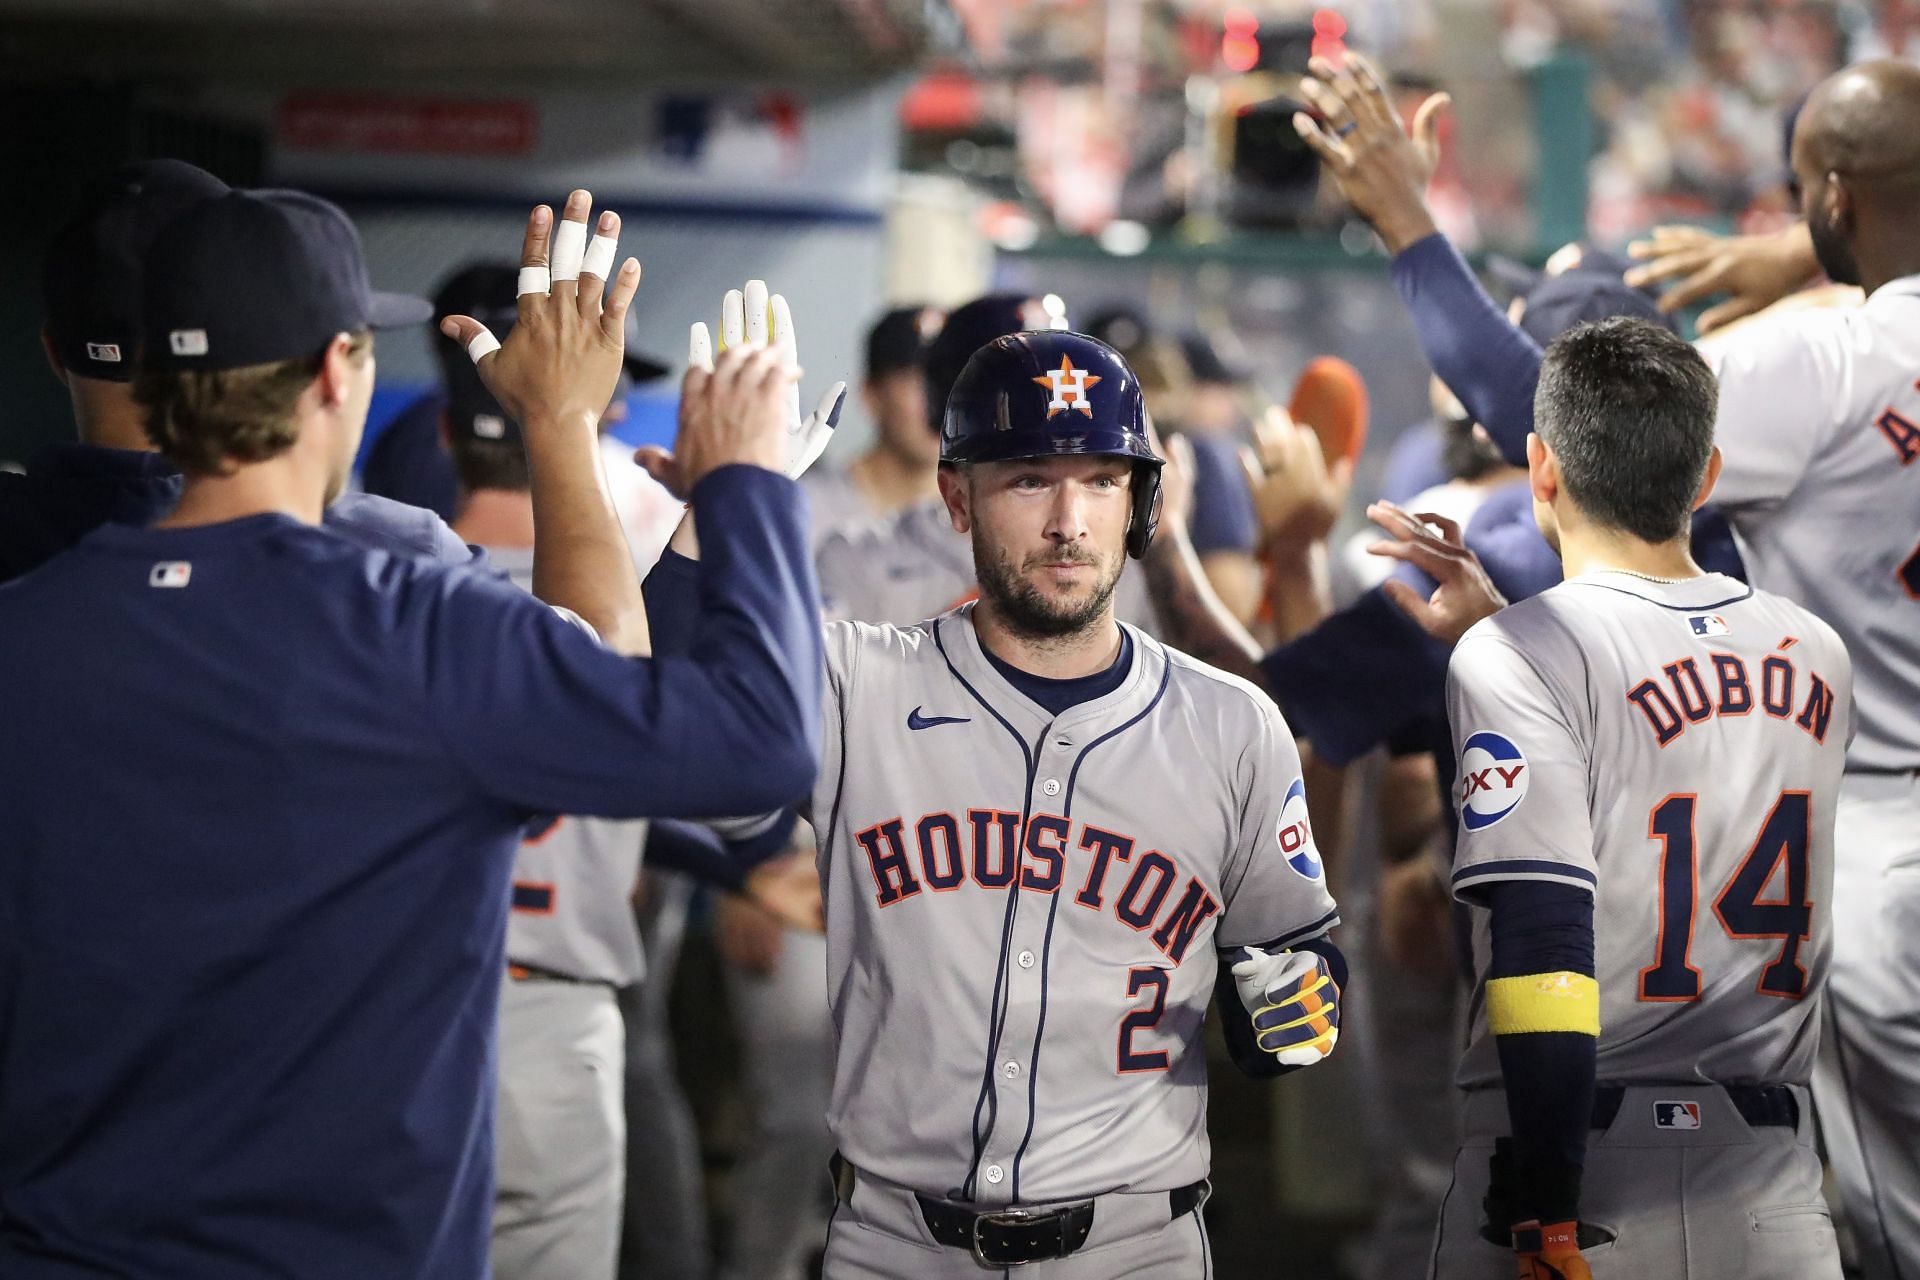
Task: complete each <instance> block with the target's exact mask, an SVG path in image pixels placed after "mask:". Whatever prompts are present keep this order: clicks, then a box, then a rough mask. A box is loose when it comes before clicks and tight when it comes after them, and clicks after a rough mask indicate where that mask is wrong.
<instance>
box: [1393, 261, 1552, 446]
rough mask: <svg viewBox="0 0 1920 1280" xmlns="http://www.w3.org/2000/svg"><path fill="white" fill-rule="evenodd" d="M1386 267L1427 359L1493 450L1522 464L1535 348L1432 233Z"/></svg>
mask: <svg viewBox="0 0 1920 1280" xmlns="http://www.w3.org/2000/svg"><path fill="white" fill-rule="evenodd" d="M1392 271H1393V283H1394V287H1395V288H1397V289H1399V290H1400V299H1401V301H1403V302H1405V303H1406V304H1407V310H1408V312H1409V313H1411V315H1412V316H1413V327H1414V331H1415V333H1417V334H1418V335H1419V338H1420V349H1421V350H1422V351H1424V352H1426V354H1427V363H1429V364H1431V365H1432V366H1433V371H1434V372H1435V373H1437V374H1439V375H1440V381H1442V382H1444V383H1446V384H1447V387H1448V388H1449V389H1450V390H1451V391H1452V392H1453V394H1454V395H1456V396H1458V397H1460V403H1461V404H1462V405H1463V406H1465V408H1466V410H1467V412H1468V413H1470V414H1472V415H1473V420H1474V421H1475V422H1478V423H1479V424H1480V425H1481V426H1483V427H1485V428H1486V429H1487V434H1488V435H1490V436H1492V437H1493V443H1494V445H1495V446H1496V447H1497V448H1498V449H1499V450H1500V453H1501V456H1502V457H1504V458H1506V460H1507V461H1508V462H1511V463H1512V464H1513V465H1514V466H1516V467H1524V466H1526V465H1527V434H1528V433H1529V432H1531V431H1532V430H1533V391H1534V388H1535V387H1537V386H1538V385H1539V383H1540V360H1541V351H1540V348H1539V347H1538V346H1537V345H1535V343H1534V341H1533V339H1532V338H1529V337H1528V336H1527V335H1526V334H1524V333H1522V332H1521V331H1520V328H1519V326H1517V325H1515V324H1514V323H1513V321H1511V320H1509V319H1507V315H1506V312H1504V311H1502V310H1501V309H1500V307H1499V306H1498V304H1496V303H1495V302H1494V300H1493V299H1492V298H1490V297H1488V296H1487V291H1486V290H1485V289H1482V288H1481V287H1480V282H1479V281H1478V280H1476V279H1474V276H1473V271H1472V269H1471V268H1469V267H1468V266H1467V263H1466V259H1464V258H1462V257H1461V256H1460V254H1459V252H1458V251H1457V250H1456V249H1455V248H1454V247H1453V243H1452V242H1451V241H1450V240H1448V239H1447V238H1446V237H1445V236H1444V235H1441V234H1440V233H1439V232H1435V233H1434V234H1433V235H1430V236H1427V237H1426V238H1425V239H1422V240H1416V241H1414V242H1413V243H1412V244H1410V245H1408V246H1407V247H1406V248H1405V249H1402V250H1401V251H1400V252H1399V254H1397V255H1396V256H1395V257H1394V259H1393V267H1392Z"/></svg>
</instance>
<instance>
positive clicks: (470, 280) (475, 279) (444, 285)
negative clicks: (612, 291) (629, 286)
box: [433, 262, 673, 385]
mask: <svg viewBox="0 0 1920 1280" xmlns="http://www.w3.org/2000/svg"><path fill="white" fill-rule="evenodd" d="M519 293H520V268H519V266H517V265H510V264H508V263H504V262H469V263H468V264H467V265H466V266H464V267H461V268H460V269H459V270H457V271H455V272H454V273H453V274H452V275H450V276H448V277H447V278H446V279H445V280H442V281H441V282H440V287H439V288H438V289H436V290H434V294H433V314H434V315H436V316H442V317H444V316H472V317H473V318H474V319H475V320H478V321H479V322H480V323H481V324H483V325H485V326H487V328H489V329H491V330H492V331H493V336H494V337H496V338H499V339H500V340H501V341H503V342H504V341H505V340H506V337H507V330H509V329H511V328H513V322H514V321H515V320H516V319H518V318H519V315H520V304H519ZM434 353H435V355H436V356H437V357H438V358H439V361H440V370H441V372H442V373H443V374H445V375H446V380H447V382H448V384H449V385H451V384H452V382H453V380H454V377H455V375H456V373H457V372H458V371H459V369H460V367H461V366H462V365H467V366H471V365H472V363H473V362H472V361H471V360H470V359H468V358H467V349H466V347H464V346H462V345H461V344H460V343H458V342H455V341H454V340H453V339H452V338H449V337H447V335H446V334H444V333H441V332H439V330H437V329H436V330H435V331H434ZM620 362H621V366H622V367H623V368H624V369H625V370H626V373H627V377H628V378H629V379H630V380H632V381H634V382H653V381H655V380H656V379H659V378H664V377H666V376H667V375H668V374H669V373H671V372H673V369H672V367H671V366H670V365H668V364H666V363H664V362H663V361H660V360H656V359H654V358H653V357H651V356H646V355H642V354H640V353H639V352H638V351H636V350H634V313H633V312H632V311H629V312H627V349H626V354H625V355H623V356H622V357H621V358H620Z"/></svg>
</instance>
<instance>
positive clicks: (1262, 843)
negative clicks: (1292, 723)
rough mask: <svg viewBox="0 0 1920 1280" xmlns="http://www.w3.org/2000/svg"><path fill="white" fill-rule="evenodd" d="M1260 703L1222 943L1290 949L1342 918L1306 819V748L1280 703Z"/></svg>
mask: <svg viewBox="0 0 1920 1280" xmlns="http://www.w3.org/2000/svg"><path fill="white" fill-rule="evenodd" d="M1258 702H1259V704H1260V705H1259V715H1260V721H1259V727H1258V729H1257V731H1256V732H1255V735H1254V740H1253V742H1251V743H1250V744H1249V745H1248V747H1247V750H1246V754H1245V756H1244V757H1243V758H1242V768H1243V773H1244V776H1245V779H1246V785H1247V791H1246V799H1245V801H1244V806H1243V808H1242V820H1241V827H1240V841H1239V845H1238V847H1237V848H1236V849H1235V851H1234V856H1233V857H1232V858H1231V859H1230V860H1229V861H1228V863H1227V875H1226V876H1225V877H1224V879H1225V884H1224V886H1223V891H1224V893H1225V895H1226V908H1225V910H1224V911H1223V912H1222V913H1221V919H1220V928H1219V933H1218V935H1217V937H1216V944H1217V945H1218V946H1219V947H1222V948H1226V947H1257V946H1261V945H1263V944H1267V943H1271V944H1274V945H1275V946H1280V947H1287V946H1292V945H1293V944H1295V943H1299V942H1305V941H1306V940H1307V939H1309V938H1315V937H1318V936H1320V935H1321V934H1323V933H1325V932H1327V931H1328V930H1329V929H1331V928H1333V927H1334V926H1335V925H1337V924H1339V923H1340V912H1339V909H1338V908H1337V907H1336V906H1335V905H1334V901H1333V894H1332V893H1331V892H1329V891H1328V889H1327V874H1326V867H1325V865H1324V864H1323V863H1322V862H1321V860H1320V851H1319V849H1318V848H1317V847H1316V846H1315V844H1314V841H1313V826H1312V823H1311V822H1310V821H1309V820H1308V817H1307V791H1306V780H1305V777H1304V775H1303V774H1302V772H1301V768H1300V751H1299V748H1298V747H1296V746H1295V745H1294V742H1293V734H1292V733H1291V732H1289V731H1288V729H1287V722H1286V720H1285V719H1284V718H1282V717H1281V715H1280V711H1279V708H1277V707H1275V706H1274V705H1273V704H1272V703H1271V702H1268V701H1267V700H1266V699H1265V698H1260V699H1258Z"/></svg>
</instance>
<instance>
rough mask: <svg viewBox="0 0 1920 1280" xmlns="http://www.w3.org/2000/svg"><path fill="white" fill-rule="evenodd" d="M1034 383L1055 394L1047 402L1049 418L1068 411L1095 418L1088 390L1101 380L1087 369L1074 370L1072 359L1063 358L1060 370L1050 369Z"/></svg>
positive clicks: (1061, 358)
mask: <svg viewBox="0 0 1920 1280" xmlns="http://www.w3.org/2000/svg"><path fill="white" fill-rule="evenodd" d="M1028 367H1029V368H1031V367H1032V366H1031V365H1029V366H1028ZM1034 381H1035V382H1037V383H1039V384H1040V385H1041V386H1043V387H1046V388H1048V389H1050V390H1051V391H1052V392H1053V399H1052V400H1049V401H1048V402H1047V417H1048V418H1052V417H1053V415H1054V414H1056V413H1061V412H1064V411H1065V410H1068V409H1078V410H1079V411H1080V412H1081V413H1083V414H1085V415H1086V416H1087V417H1089V418H1091V417H1092V416H1093V401H1091V400H1089V399H1087V389H1088V388H1089V387H1091V386H1093V385H1094V383H1096V382H1099V381H1101V378H1100V377H1099V376H1098V375H1096V374H1091V373H1088V372H1087V371H1086V370H1085V369H1076V368H1074V367H1073V360H1072V358H1071V357H1069V356H1061V357H1060V367H1059V368H1058V369H1049V370H1047V371H1046V372H1045V373H1044V374H1042V375H1040V376H1039V377H1037V378H1035V379H1034Z"/></svg>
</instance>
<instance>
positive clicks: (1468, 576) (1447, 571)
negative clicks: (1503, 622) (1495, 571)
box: [1367, 502, 1507, 648]
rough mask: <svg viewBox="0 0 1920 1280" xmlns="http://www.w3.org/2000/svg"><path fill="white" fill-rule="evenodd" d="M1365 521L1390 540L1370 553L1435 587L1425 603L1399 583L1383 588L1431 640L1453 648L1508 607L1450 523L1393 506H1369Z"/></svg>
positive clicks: (1395, 582) (1458, 532)
mask: <svg viewBox="0 0 1920 1280" xmlns="http://www.w3.org/2000/svg"><path fill="white" fill-rule="evenodd" d="M1367 519H1369V520H1371V521H1373V522H1374V523H1375V524H1377V525H1379V526H1380V527H1381V528H1382V529H1385V530H1386V531H1387V532H1388V533H1389V534H1390V535H1392V536H1391V538H1390V539H1389V540H1388V541H1385V542H1376V543H1374V544H1373V545H1372V546H1370V547H1368V548H1367V550H1368V551H1369V552H1371V553H1373V554H1374V555H1376V556H1386V557H1388V558H1389V559H1392V560H1404V561H1406V562H1407V563H1408V564H1410V565H1412V566H1413V567H1414V568H1416V569H1419V570H1421V571H1423V572H1424V573H1425V574H1426V575H1427V576H1428V577H1429V578H1432V579H1433V580H1434V581H1435V582H1437V583H1439V586H1437V587H1435V588H1434V591H1433V594H1432V595H1431V596H1427V597H1424V598H1423V597H1422V596H1421V594H1420V593H1419V592H1418V591H1415V590H1414V589H1413V588H1412V587H1410V586H1408V585H1407V584H1406V583H1404V582H1401V581H1398V580H1397V579H1392V578H1389V579H1388V580H1387V582H1386V584H1385V585H1384V587H1383V588H1382V589H1383V590H1384V591H1385V592H1386V593H1387V597H1388V598H1389V599H1391V600H1392V601H1393V602H1394V603H1395V604H1397V605H1399V606H1400V609H1401V611H1402V612H1404V613H1405V614H1406V615H1407V616H1408V617H1409V618H1412V619H1413V620H1414V621H1415V622H1416V623H1418V624H1419V625H1420V629H1421V630H1422V631H1425V632H1426V633H1427V634H1428V635H1430V636H1432V637H1433V638H1434V639H1435V640H1438V641H1439V642H1440V643H1442V644H1444V645H1447V646H1448V647H1449V648H1451V647H1452V646H1453V645H1455V644H1458V643H1459V642H1460V637H1461V636H1463V635H1465V634H1467V630H1468V628H1470V627H1472V626H1473V624H1474V623H1476V622H1478V621H1480V620H1481V619H1482V618H1490V617H1492V616H1493V615H1494V614H1496V613H1498V612H1500V610H1502V609H1504V608H1506V607H1507V598H1506V597H1505V596H1503V595H1501V594H1500V589H1499V588H1498V587H1496V586H1494V585H1493V580H1492V579H1491V578H1489V577H1487V571H1486V568H1485V567H1484V566H1483V565H1481V563H1480V557H1479V556H1476V555H1475V554H1473V552H1471V551H1469V550H1468V549H1467V540H1466V538H1465V537H1463V536H1462V535H1461V532H1460V526H1459V525H1457V524H1455V523H1454V522H1453V521H1451V520H1449V519H1447V518H1446V517H1445V516H1439V515H1434V514H1433V513H1431V512H1422V513H1421V514H1420V515H1419V516H1417V517H1416V516H1413V515H1409V514H1408V513H1407V512H1405V511H1402V510H1401V509H1400V508H1399V507H1396V506H1395V505H1394V504H1393V503H1391V502H1375V503H1373V504H1371V505H1370V506H1368V507H1367Z"/></svg>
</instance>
